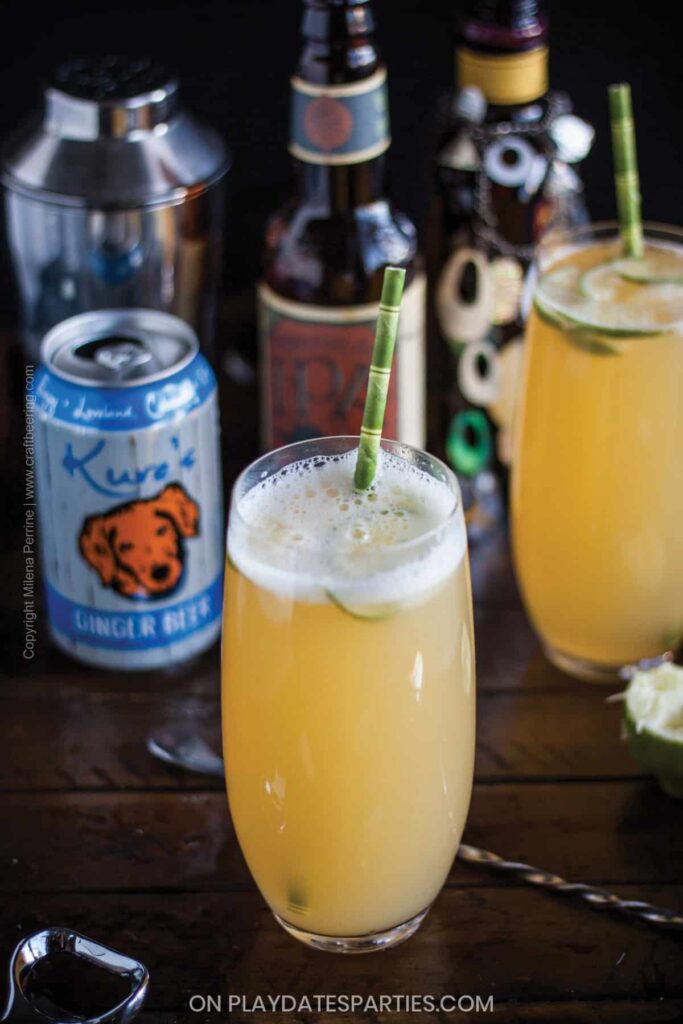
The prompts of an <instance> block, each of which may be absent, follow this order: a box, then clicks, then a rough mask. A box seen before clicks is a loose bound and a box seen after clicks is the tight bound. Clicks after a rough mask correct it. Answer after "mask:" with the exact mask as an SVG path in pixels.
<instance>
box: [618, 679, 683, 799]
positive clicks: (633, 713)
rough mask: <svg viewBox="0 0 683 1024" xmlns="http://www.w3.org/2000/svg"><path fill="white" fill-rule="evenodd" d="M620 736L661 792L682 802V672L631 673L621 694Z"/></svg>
mask: <svg viewBox="0 0 683 1024" xmlns="http://www.w3.org/2000/svg"><path fill="white" fill-rule="evenodd" d="M624 734H625V738H626V740H627V742H628V745H629V748H630V751H631V753H632V754H633V756H634V757H635V759H636V760H637V761H639V762H640V764H641V765H642V766H643V768H645V769H647V771H649V772H652V774H653V775H656V776H657V778H658V780H659V784H660V785H661V787H662V789H663V790H664V791H665V792H666V793H668V794H669V795H670V796H674V797H678V798H680V799H683V668H681V667H680V666H679V665H671V664H669V663H664V664H662V665H659V666H658V667H657V668H654V669H650V670H649V671H647V672H636V673H635V675H634V676H633V678H632V679H631V681H630V682H629V684H628V687H627V688H626V691H625V694H624Z"/></svg>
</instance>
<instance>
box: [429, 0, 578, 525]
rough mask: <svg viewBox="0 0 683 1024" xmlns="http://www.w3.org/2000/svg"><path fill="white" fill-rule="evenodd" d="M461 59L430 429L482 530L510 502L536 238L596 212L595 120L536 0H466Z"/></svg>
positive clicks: (442, 207) (445, 112)
mask: <svg viewBox="0 0 683 1024" xmlns="http://www.w3.org/2000/svg"><path fill="white" fill-rule="evenodd" d="M456 67H457V89H456V91H455V92H454V93H453V94H451V95H449V96H447V97H445V98H444V100H443V102H442V105H441V108H440V111H439V118H438V142H437V147H436V149H437V155H436V161H435V165H436V166H435V188H434V196H433V202H432V204H431V210H430V224H429V240H428V259H429V273H430V287H431V297H430V304H429V307H430V308H429V339H430V366H429V375H430V398H431V400H432V404H431V407H430V442H431V447H432V448H433V450H435V451H436V452H437V453H438V454H440V455H442V456H443V457H445V458H446V459H447V461H448V462H449V463H450V464H451V466H452V467H453V468H454V469H455V470H456V472H457V473H458V475H459V477H460V482H461V487H462V490H463V496H464V501H465V506H466V509H467V511H468V525H469V529H470V535H471V536H476V534H477V532H483V531H485V530H486V529H487V528H488V527H489V526H490V525H492V523H493V522H495V521H496V520H497V519H498V518H499V516H500V514H501V511H502V508H503V497H504V491H505V477H506V466H507V464H508V463H509V459H510V448H511V427H512V420H513V414H514V408H515V397H516V394H517V382H518V373H519V368H520V354H521V349H522V344H521V335H522V328H523V318H524V308H525V299H526V295H528V288H527V287H526V284H527V271H528V268H529V266H530V263H531V260H532V257H533V252H534V246H535V243H536V242H537V241H538V239H539V237H540V236H541V234H542V233H543V232H544V231H545V230H547V229H548V228H549V227H567V226H571V225H572V224H575V223H581V222H582V221H584V220H585V219H586V212H585V208H584V204H583V197H582V186H581V181H580V179H579V176H578V174H577V172H576V170H575V169H574V168H573V167H572V166H571V165H572V164H576V163H578V162H579V161H581V160H582V159H583V158H584V157H585V156H586V155H587V153H588V151H589V149H590V147H591V144H592V138H593V130H592V128H591V127H590V126H589V125H587V124H586V123H585V122H584V121H581V120H580V119H579V118H578V117H575V116H574V115H573V114H572V107H571V103H570V101H569V98H568V97H567V96H566V95H565V94H564V93H557V92H549V91H548V20H547V17H546V16H545V14H544V13H543V11H542V10H541V7H540V4H539V0H470V2H469V4H468V5H467V6H466V9H465V14H464V17H463V19H462V21H461V24H460V29H459V40H458V45H457V51H456Z"/></svg>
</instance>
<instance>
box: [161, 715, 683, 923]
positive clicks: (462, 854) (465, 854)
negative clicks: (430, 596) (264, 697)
mask: <svg viewBox="0 0 683 1024" xmlns="http://www.w3.org/2000/svg"><path fill="white" fill-rule="evenodd" d="M147 749H148V751H149V753H150V754H152V755H153V756H154V757H156V758H158V759H159V760H160V761H163V762H164V763H165V764H168V765H172V766H173V767H175V768H181V769H184V770H185V771H189V772H194V773H195V774H198V775H210V776H214V777H216V778H224V766H223V758H222V757H220V756H219V755H218V754H216V753H215V751H213V750H212V749H211V748H210V747H209V746H208V744H206V743H205V742H204V740H202V739H200V738H199V737H197V736H196V735H194V734H193V733H192V732H191V731H190V729H188V728H185V729H183V728H178V729H174V728H172V727H168V728H166V729H164V730H163V732H158V733H157V734H156V735H154V736H149V737H148V739H147ZM458 857H459V858H460V860H462V861H465V862H466V863H468V864H476V865H479V866H481V867H485V868H489V869H491V870H493V871H498V872H499V873H501V874H506V875H509V876H510V877H514V878H519V879H521V881H523V882H527V883H528V884H529V885H533V886H537V887H538V888H541V889H548V890H549V891H551V892H554V893H557V894H558V895H562V896H574V897H576V898H577V899H579V900H582V901H583V902H584V903H587V904H588V905H589V906H591V907H592V908H593V909H594V910H609V911H613V912H616V913H618V914H622V915H625V916H627V917H631V918H637V919H638V920H640V921H644V922H645V923H646V924H649V925H652V926H654V927H655V928H662V929H666V930H668V931H681V932H683V913H677V912H676V911H673V910H667V909H666V908H664V907H656V906H653V905H652V904H650V903H644V902H642V901H641V900H623V899H621V898H620V897H619V896H616V895H615V894H614V893H611V892H608V891H607V890H606V889H602V888H600V887H599V886H596V885H586V884H584V883H582V882H568V881H567V880H566V879H564V878H561V877H560V876H559V875H553V874H551V873H550V872H549V871H542V870H541V869H540V868H535V867H533V866H532V865H531V864H523V863H521V862H520V861H512V860H505V859H504V858H503V857H499V856H498V854H496V853H492V852H491V851H490V850H482V849H480V848H479V847H478V846H469V845H467V844H465V843H462V844H461V845H460V848H459V849H458Z"/></svg>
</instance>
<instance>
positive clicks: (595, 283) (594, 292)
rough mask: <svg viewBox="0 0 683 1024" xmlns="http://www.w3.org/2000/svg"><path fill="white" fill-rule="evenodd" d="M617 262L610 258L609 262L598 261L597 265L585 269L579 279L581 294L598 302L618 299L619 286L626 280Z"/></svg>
mask: <svg viewBox="0 0 683 1024" xmlns="http://www.w3.org/2000/svg"><path fill="white" fill-rule="evenodd" d="M616 262H618V261H616V260H608V261H607V263H598V265H597V267H591V269H590V270H586V271H584V273H583V274H581V275H580V276H579V279H578V286H579V291H580V292H581V294H582V295H584V296H585V297H586V298H587V299H595V300H596V301H597V302H616V301H618V296H619V288H620V287H621V286H623V283H624V280H623V278H622V277H621V275H620V274H619V271H618V270H617V268H616V266H615V263H616ZM623 262H627V261H626V260H624V261H623Z"/></svg>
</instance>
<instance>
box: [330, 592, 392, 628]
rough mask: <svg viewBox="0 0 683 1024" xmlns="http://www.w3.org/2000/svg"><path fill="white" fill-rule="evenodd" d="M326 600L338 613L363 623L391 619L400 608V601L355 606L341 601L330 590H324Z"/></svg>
mask: <svg viewBox="0 0 683 1024" xmlns="http://www.w3.org/2000/svg"><path fill="white" fill-rule="evenodd" d="M325 594H326V596H327V598H328V599H329V600H330V601H331V602H332V604H333V605H335V606H336V607H337V608H339V610H340V611H342V612H345V613H346V615H350V616H351V618H353V619H360V620H362V621H364V622H383V621H384V620H385V619H391V618H392V617H393V616H394V615H396V613H397V612H398V611H399V609H400V607H401V602H400V601H385V602H377V603H376V604H355V603H351V602H350V601H349V600H347V599H346V598H344V599H342V598H341V597H339V595H338V594H335V593H333V592H332V591H331V590H326V591H325Z"/></svg>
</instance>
